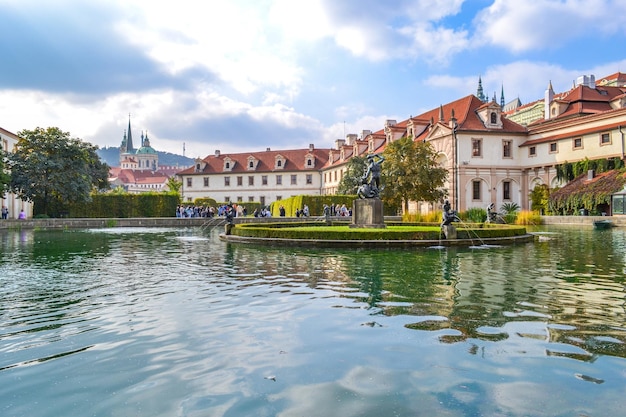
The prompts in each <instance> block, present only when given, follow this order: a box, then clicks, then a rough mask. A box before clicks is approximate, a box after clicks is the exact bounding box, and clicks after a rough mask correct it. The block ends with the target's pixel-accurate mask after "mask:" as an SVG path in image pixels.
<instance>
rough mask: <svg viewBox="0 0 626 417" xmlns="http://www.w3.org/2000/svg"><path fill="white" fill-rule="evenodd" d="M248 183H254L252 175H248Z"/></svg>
mask: <svg viewBox="0 0 626 417" xmlns="http://www.w3.org/2000/svg"><path fill="white" fill-rule="evenodd" d="M248 185H254V176H252V175H250V176H249V177H248Z"/></svg>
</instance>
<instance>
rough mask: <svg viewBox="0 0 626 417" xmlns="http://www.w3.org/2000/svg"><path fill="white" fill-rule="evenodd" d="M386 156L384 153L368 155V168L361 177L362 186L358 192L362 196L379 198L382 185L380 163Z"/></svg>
mask: <svg viewBox="0 0 626 417" xmlns="http://www.w3.org/2000/svg"><path fill="white" fill-rule="evenodd" d="M384 160H385V158H384V157H383V156H382V155H378V154H373V155H367V163H368V164H367V169H366V170H365V173H364V174H363V176H362V177H361V186H360V187H359V189H358V191H357V194H358V196H359V197H360V198H379V197H380V192H381V191H382V187H381V186H380V171H381V167H380V165H381V164H382V163H383V161H384Z"/></svg>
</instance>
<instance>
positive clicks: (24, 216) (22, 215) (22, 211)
mask: <svg viewBox="0 0 626 417" xmlns="http://www.w3.org/2000/svg"><path fill="white" fill-rule="evenodd" d="M18 219H20V220H26V213H24V209H22V210H21V211H20V215H19V217H18Z"/></svg>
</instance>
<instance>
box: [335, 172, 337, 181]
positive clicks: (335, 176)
mask: <svg viewBox="0 0 626 417" xmlns="http://www.w3.org/2000/svg"><path fill="white" fill-rule="evenodd" d="M335 181H337V171H335Z"/></svg>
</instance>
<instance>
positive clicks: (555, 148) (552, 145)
mask: <svg viewBox="0 0 626 417" xmlns="http://www.w3.org/2000/svg"><path fill="white" fill-rule="evenodd" d="M557 150H558V148H557V146H556V142H551V143H550V153H555V152H556V151H557Z"/></svg>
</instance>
